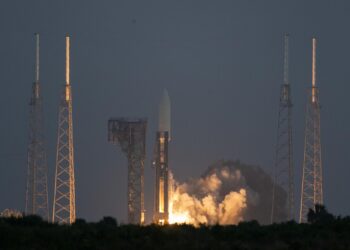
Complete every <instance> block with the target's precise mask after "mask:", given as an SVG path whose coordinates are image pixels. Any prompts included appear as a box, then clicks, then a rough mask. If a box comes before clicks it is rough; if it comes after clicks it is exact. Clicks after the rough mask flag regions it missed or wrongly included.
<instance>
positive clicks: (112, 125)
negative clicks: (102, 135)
mask: <svg viewBox="0 0 350 250" xmlns="http://www.w3.org/2000/svg"><path fill="white" fill-rule="evenodd" d="M146 127H147V120H146V119H144V118H140V119H138V118H137V119H132V118H123V117H122V118H111V119H109V120H108V141H109V142H111V143H113V144H119V145H120V147H121V149H122V151H123V152H124V153H125V154H126V156H127V158H128V190H127V197H128V222H129V223H130V224H144V222H145V209H144V165H145V157H146Z"/></svg>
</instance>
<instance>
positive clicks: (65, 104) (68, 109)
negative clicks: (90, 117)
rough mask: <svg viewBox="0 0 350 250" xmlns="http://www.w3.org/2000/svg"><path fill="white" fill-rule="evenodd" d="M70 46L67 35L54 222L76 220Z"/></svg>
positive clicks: (60, 106)
mask: <svg viewBox="0 0 350 250" xmlns="http://www.w3.org/2000/svg"><path fill="white" fill-rule="evenodd" d="M69 47H70V38H69V36H66V83H65V85H64V89H63V93H62V95H61V102H60V105H59V111H58V112H59V113H58V138H57V155H56V175H55V193H54V203H53V213H52V221H53V222H58V223H68V224H70V223H73V222H74V221H75V178H74V152H73V118H72V90H71V84H70V72H69V70H70V68H69V63H70V58H69V56H70V55H69V52H70V51H69V49H70V48H69Z"/></svg>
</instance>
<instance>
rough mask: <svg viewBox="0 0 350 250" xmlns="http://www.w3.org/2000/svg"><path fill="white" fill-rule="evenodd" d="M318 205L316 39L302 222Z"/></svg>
mask: <svg viewBox="0 0 350 250" xmlns="http://www.w3.org/2000/svg"><path fill="white" fill-rule="evenodd" d="M316 204H320V205H322V204H323V187H322V161H321V133H320V102H319V90H318V87H317V86H316V38H313V39H312V85H311V89H310V90H308V97H307V103H306V122H305V145H304V161H303V178H302V186H301V202H300V217H299V221H300V222H306V221H307V213H308V211H309V209H310V208H312V209H314V207H315V205H316Z"/></svg>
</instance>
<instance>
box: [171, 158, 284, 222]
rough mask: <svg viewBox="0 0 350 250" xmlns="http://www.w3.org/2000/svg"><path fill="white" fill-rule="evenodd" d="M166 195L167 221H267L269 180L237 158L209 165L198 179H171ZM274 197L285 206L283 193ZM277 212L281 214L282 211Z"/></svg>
mask: <svg viewBox="0 0 350 250" xmlns="http://www.w3.org/2000/svg"><path fill="white" fill-rule="evenodd" d="M173 184H174V185H173V186H172V188H171V189H172V194H171V195H170V197H171V201H170V218H169V221H170V223H174V222H177V223H184V222H186V223H190V224H194V225H199V224H216V223H219V224H222V225H225V224H237V223H238V222H240V221H243V220H253V219H255V220H258V221H259V222H260V223H262V224H266V223H269V221H270V211H271V190H272V179H271V177H270V176H269V175H268V174H266V173H265V172H264V171H263V170H262V169H261V168H260V167H257V166H249V165H244V164H241V163H240V162H239V161H236V162H232V161H220V162H218V163H215V164H213V165H212V166H210V167H209V168H208V170H207V171H206V172H205V173H204V174H203V175H202V176H201V177H200V178H198V179H190V180H188V181H187V182H185V183H182V184H179V183H176V182H175V181H173ZM276 199H277V201H278V203H279V207H285V203H286V200H285V192H284V191H283V190H282V189H281V188H279V189H278V190H277V194H276ZM280 210H281V211H280V212H279V214H278V215H277V216H278V217H280V218H283V217H284V216H285V211H284V210H283V209H280Z"/></svg>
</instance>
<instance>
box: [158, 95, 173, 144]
mask: <svg viewBox="0 0 350 250" xmlns="http://www.w3.org/2000/svg"><path fill="white" fill-rule="evenodd" d="M170 109H171V104H170V98H169V94H168V91H167V90H166V89H165V90H164V91H163V95H162V99H161V101H160V104H159V126H158V131H160V132H168V133H169V140H170Z"/></svg>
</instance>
